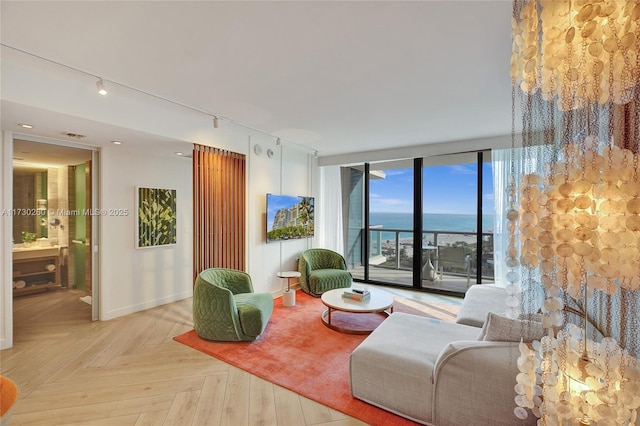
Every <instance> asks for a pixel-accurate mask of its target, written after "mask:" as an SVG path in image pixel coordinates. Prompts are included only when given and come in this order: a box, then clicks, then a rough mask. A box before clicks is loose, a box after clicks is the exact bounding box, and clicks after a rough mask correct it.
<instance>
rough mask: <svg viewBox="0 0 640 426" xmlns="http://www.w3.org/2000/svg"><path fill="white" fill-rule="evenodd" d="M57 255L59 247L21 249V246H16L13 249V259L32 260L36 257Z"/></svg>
mask: <svg viewBox="0 0 640 426" xmlns="http://www.w3.org/2000/svg"><path fill="white" fill-rule="evenodd" d="M59 254H60V246H47V247H38V246H36V245H34V246H31V247H23V246H22V245H18V244H16V245H15V246H14V247H13V258H14V259H32V258H36V257H46V256H58V255H59Z"/></svg>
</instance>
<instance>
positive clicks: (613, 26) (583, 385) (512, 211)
mask: <svg viewBox="0 0 640 426" xmlns="http://www.w3.org/2000/svg"><path fill="white" fill-rule="evenodd" d="M512 28H513V34H512V36H513V40H512V41H513V44H512V58H511V78H512V94H513V96H512V98H513V108H512V111H513V116H512V118H513V123H512V135H513V136H512V138H513V139H512V140H513V146H514V149H515V145H516V132H515V127H516V126H515V123H516V112H517V111H518V106H519V107H520V109H521V111H522V146H523V156H522V160H521V161H522V163H521V164H519V169H521V170H523V175H521V176H515V171H514V170H515V167H514V164H513V163H512V167H511V170H512V173H511V174H512V180H511V182H510V184H509V187H508V189H507V196H508V198H509V203H508V204H509V207H508V209H509V211H508V212H507V219H508V221H509V223H508V229H509V244H508V250H507V268H508V273H507V281H509V284H508V287H507V291H508V293H509V295H510V296H509V298H508V299H507V306H508V308H507V315H508V316H509V317H511V318H518V317H519V316H520V315H521V313H522V312H523V311H524V312H532V311H535V310H536V309H537V308H538V306H537V305H535V302H534V301H535V300H536V297H535V294H537V293H540V294H542V295H543V296H542V299H543V301H542V306H541V310H542V313H543V316H542V322H543V326H544V328H545V329H546V330H547V334H546V335H545V337H543V338H542V339H541V340H540V341H539V342H534V343H533V345H531V346H529V345H526V344H521V345H520V358H519V359H518V368H519V370H520V373H519V374H518V376H517V377H516V386H515V391H516V393H517V396H516V404H517V407H516V408H515V410H514V413H515V415H516V416H517V417H518V418H521V419H524V418H527V416H528V415H529V413H533V414H534V415H535V416H536V417H539V418H540V421H539V424H542V425H558V424H563V425H565V424H598V425H614V424H626V425H628V424H634V423H635V421H636V418H637V416H638V413H637V412H638V408H639V407H640V369H639V368H638V355H639V352H638V349H639V348H638V346H639V342H638V340H639V339H640V335H639V332H638V321H639V320H638V316H639V315H640V303H639V300H640V296H639V293H640V252H639V251H638V247H639V246H640V156H639V155H640V153H639V150H640V125H639V124H640V87H639V84H640V3H639V2H638V1H629V0H626V1H625V0H546V1H545V0H514V4H513V18H512ZM516 100H519V101H520V102H519V104H518V102H517V101H516ZM513 161H515V160H513ZM525 295H526V296H528V297H524V296H525ZM571 313H573V314H575V315H574V316H575V318H570V315H571Z"/></svg>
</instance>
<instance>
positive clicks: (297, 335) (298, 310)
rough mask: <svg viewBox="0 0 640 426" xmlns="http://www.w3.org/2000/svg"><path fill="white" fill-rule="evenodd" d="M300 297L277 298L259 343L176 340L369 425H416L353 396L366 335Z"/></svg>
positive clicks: (359, 319)
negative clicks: (353, 358)
mask: <svg viewBox="0 0 640 426" xmlns="http://www.w3.org/2000/svg"><path fill="white" fill-rule="evenodd" d="M296 298H297V300H296V305H295V306H293V307H284V306H282V298H281V297H280V298H277V299H275V301H274V303H275V306H274V311H273V315H272V316H271V319H270V320H269V324H268V325H267V327H266V329H265V331H264V332H263V333H262V335H261V336H260V337H259V338H258V339H257V340H256V341H254V342H228V343H227V342H211V341H208V340H204V339H201V338H200V337H198V335H197V334H196V332H195V330H192V331H189V332H187V333H184V334H182V335H180V336H177V337H175V338H174V339H175V340H176V341H178V342H180V343H183V344H185V345H187V346H190V347H192V348H194V349H197V350H199V351H201V352H204V353H206V354H208V355H211V356H213V357H215V358H218V359H220V360H222V361H224V362H226V363H228V364H231V365H233V366H236V367H238V368H240V369H242V370H245V371H247V372H249V373H251V374H254V375H256V376H258V377H261V378H263V379H265V380H268V381H270V382H272V383H275V384H277V385H279V386H282V387H284V388H287V389H290V390H292V391H294V392H296V393H298V394H300V395H303V396H305V397H307V398H309V399H311V400H314V401H317V402H319V403H321V404H324V405H326V406H328V407H331V408H333V409H335V410H337V411H340V412H343V413H345V414H347V415H349V416H352V417H355V418H357V419H360V420H362V421H363V422H365V423H368V424H370V425H385V426H386V425H415V424H416V423H414V422H412V421H410V420H407V419H405V418H402V417H400V416H397V415H395V414H393V413H390V412H388V411H385V410H382V409H380V408H377V407H374V406H373V405H370V404H367V403H365V402H362V401H360V400H358V399H356V398H354V397H352V396H351V391H350V388H349V355H350V354H351V352H352V351H353V350H354V349H355V348H356V347H357V346H358V345H359V344H360V342H362V341H363V340H364V339H365V337H366V336H362V335H352V334H344V333H339V332H337V331H334V330H331V329H329V328H328V327H326V326H325V325H324V324H323V323H322V320H321V319H320V315H321V313H322V312H323V311H324V310H325V309H326V307H325V306H324V305H323V304H322V302H321V301H320V299H319V298H314V297H312V296H309V295H307V294H306V293H303V292H302V291H298V292H297V293H296ZM457 311H458V307H457V306H452V305H446V304H433V303H430V304H426V303H422V302H416V301H413V300H408V299H399V298H395V301H394V312H406V313H410V314H415V315H421V316H426V317H431V318H434V320H436V319H440V320H444V321H454V320H455V317H456V315H457ZM346 315H349V317H348V318H346ZM383 320H384V317H383V316H382V315H379V314H344V313H342V312H334V313H332V323H334V324H336V325H339V324H340V322H341V321H349V322H350V323H351V325H354V324H356V323H357V326H358V327H363V328H364V327H372V328H373V327H375V325H376V324H377V323H380V322H381V321H383ZM354 322H355V323H354Z"/></svg>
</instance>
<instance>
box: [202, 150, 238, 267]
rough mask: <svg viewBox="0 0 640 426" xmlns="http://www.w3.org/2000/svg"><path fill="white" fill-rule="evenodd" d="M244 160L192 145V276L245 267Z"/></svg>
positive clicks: (220, 151) (229, 153)
mask: <svg viewBox="0 0 640 426" xmlns="http://www.w3.org/2000/svg"><path fill="white" fill-rule="evenodd" d="M245 164H246V160H245V156H244V155H242V154H238V153H235V152H231V151H225V150H222V149H219V148H213V147H209V146H203V145H198V144H194V148H193V233H194V238H193V274H194V279H195V277H196V276H197V275H198V274H199V273H200V272H201V271H202V270H204V269H207V268H232V269H238V270H241V271H243V270H244V267H245V232H246V231H245V198H246V197H245V183H246V182H245V179H246V178H245Z"/></svg>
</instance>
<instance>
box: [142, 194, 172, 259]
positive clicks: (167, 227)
mask: <svg viewBox="0 0 640 426" xmlns="http://www.w3.org/2000/svg"><path fill="white" fill-rule="evenodd" d="M137 208H138V247H155V246H163V245H170V244H176V241H177V226H176V216H177V215H176V212H177V210H176V190H175V189H158V188H138V206H137Z"/></svg>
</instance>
